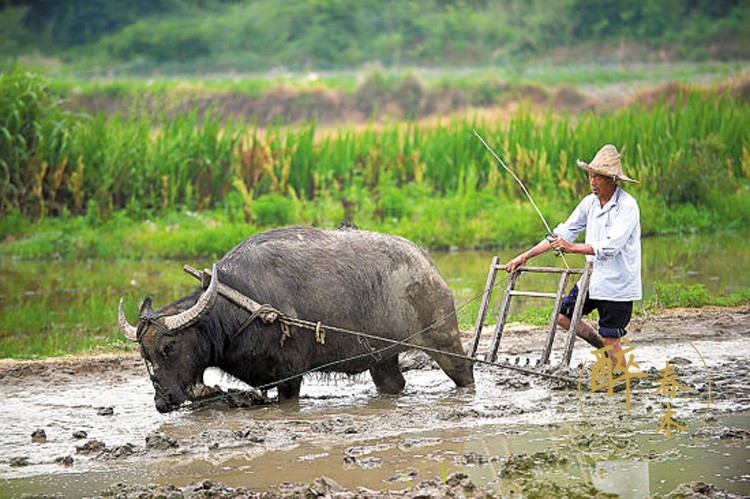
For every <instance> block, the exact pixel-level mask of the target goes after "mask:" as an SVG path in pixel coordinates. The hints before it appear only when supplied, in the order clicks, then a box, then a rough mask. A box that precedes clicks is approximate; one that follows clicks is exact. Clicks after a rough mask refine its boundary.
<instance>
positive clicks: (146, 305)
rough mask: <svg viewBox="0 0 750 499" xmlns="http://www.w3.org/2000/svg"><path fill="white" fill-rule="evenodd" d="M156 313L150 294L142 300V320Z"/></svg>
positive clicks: (140, 314)
mask: <svg viewBox="0 0 750 499" xmlns="http://www.w3.org/2000/svg"><path fill="white" fill-rule="evenodd" d="M155 313H156V311H154V304H153V298H151V297H150V296H147V297H146V298H144V299H143V301H142V302H141V306H140V312H139V316H140V318H141V320H143V319H146V318H148V317H151V316H153V315H154V314H155Z"/></svg>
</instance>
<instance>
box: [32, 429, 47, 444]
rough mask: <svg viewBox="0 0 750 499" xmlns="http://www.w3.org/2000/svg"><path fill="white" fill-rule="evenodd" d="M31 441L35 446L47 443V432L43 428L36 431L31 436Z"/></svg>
mask: <svg viewBox="0 0 750 499" xmlns="http://www.w3.org/2000/svg"><path fill="white" fill-rule="evenodd" d="M31 441H32V442H34V443H35V444H43V443H45V442H46V441H47V432H45V431H44V430H42V429H41V428H40V429H38V430H34V433H32V434H31Z"/></svg>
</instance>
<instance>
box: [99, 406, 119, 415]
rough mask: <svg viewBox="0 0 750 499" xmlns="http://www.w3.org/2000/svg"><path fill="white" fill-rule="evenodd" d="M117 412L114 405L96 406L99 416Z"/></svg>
mask: <svg viewBox="0 0 750 499" xmlns="http://www.w3.org/2000/svg"><path fill="white" fill-rule="evenodd" d="M114 414H115V408H114V407H111V406H110V407H97V408H96V415H97V416H113V415H114Z"/></svg>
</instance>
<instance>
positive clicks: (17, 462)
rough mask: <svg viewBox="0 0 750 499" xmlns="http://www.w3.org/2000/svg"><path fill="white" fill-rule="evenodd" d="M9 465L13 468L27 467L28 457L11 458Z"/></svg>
mask: <svg viewBox="0 0 750 499" xmlns="http://www.w3.org/2000/svg"><path fill="white" fill-rule="evenodd" d="M9 464H10V465H11V467H13V468H20V467H22V466H28V465H29V456H18V457H12V458H10V463H9Z"/></svg>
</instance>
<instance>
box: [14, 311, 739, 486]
mask: <svg viewBox="0 0 750 499" xmlns="http://www.w3.org/2000/svg"><path fill="white" fill-rule="evenodd" d="M540 335H543V331H539V330H536V329H528V328H518V329H514V330H513V331H509V333H508V335H507V337H506V338H504V340H503V341H504V344H503V345H502V347H501V352H502V355H503V356H505V355H508V356H517V355H520V356H522V357H525V356H528V357H533V356H535V355H537V354H538V348H536V347H537V346H538V345H539V344H540V343H541V336H540ZM749 335H750V309H747V308H745V309H740V310H733V311H721V310H719V311H699V312H693V313H689V314H688V313H685V314H684V315H679V314H677V315H672V316H664V317H650V318H645V319H640V320H639V321H638V322H637V323H636V324H634V326H633V329H632V340H633V342H634V345H636V347H637V350H636V351H635V354H636V357H637V361H638V364H639V369H640V371H642V372H644V373H647V378H646V381H643V382H641V383H639V384H637V385H634V386H633V387H632V390H631V391H630V397H631V408H630V410H629V411H625V410H624V402H625V395H626V393H625V391H620V392H616V393H614V394H613V396H612V397H611V398H610V397H608V396H607V395H606V394H605V393H601V392H596V393H594V392H591V390H590V389H589V387H588V385H587V383H588V380H590V374H589V372H588V371H587V370H586V369H590V367H589V368H584V370H582V371H577V370H574V371H572V372H571V373H570V375H571V376H578V375H579V374H580V379H581V381H582V384H581V386H580V387H579V386H575V385H564V384H560V383H550V382H545V381H543V380H540V379H535V378H529V377H526V376H520V375H517V374H514V373H512V372H511V371H507V370H503V369H499V368H492V367H479V368H478V369H477V376H476V377H477V385H476V387H475V389H474V390H466V389H463V390H458V389H456V388H455V387H454V385H453V384H452V383H451V382H450V381H449V380H448V378H447V377H446V376H445V375H444V374H443V373H442V372H441V371H439V370H436V369H432V368H431V366H430V365H429V364H427V365H423V364H421V363H420V362H418V361H420V360H423V359H421V358H420V356H419V355H417V356H411V357H409V358H404V359H403V362H404V364H405V366H412V367H415V368H412V369H410V370H408V371H407V372H406V379H407V388H406V390H405V392H404V393H403V394H402V395H400V396H391V397H383V396H379V395H378V394H377V393H376V391H375V389H374V386H373V385H372V383H371V381H370V380H369V377H368V376H366V375H363V376H359V377H355V378H336V377H333V378H330V377H329V378H326V377H315V376H313V377H311V378H309V379H306V381H305V383H304V384H303V390H302V399H301V401H300V403H299V405H298V406H293V407H288V406H287V407H279V406H276V405H271V406H257V407H251V408H236V407H228V406H227V405H226V404H224V403H220V402H217V403H215V404H211V405H207V406H203V407H200V408H197V409H193V410H188V409H185V410H181V411H178V412H175V413H171V414H168V415H161V414H158V413H157V412H156V411H155V409H154V406H153V388H152V387H151V386H150V384H149V382H148V379H147V376H146V373H145V369H144V368H143V366H142V365H141V363H140V362H139V360H138V359H137V358H134V357H124V358H104V359H96V360H88V361H80V360H76V361H55V362H47V363H30V364H27V363H20V364H19V363H6V364H4V365H1V366H0V398H1V399H2V400H3V401H4V402H3V410H2V411H1V412H0V428H1V429H2V431H1V432H0V496H3V497H18V496H20V495H22V494H24V493H34V494H62V495H64V496H67V497H83V496H89V495H94V494H97V493H101V491H102V490H104V489H106V488H107V487H109V486H111V485H113V484H115V483H118V482H123V483H127V484H131V485H132V484H145V483H161V484H174V485H177V486H182V485H186V484H189V483H191V482H195V481H198V480H202V479H212V480H215V481H219V482H223V483H225V484H227V485H230V486H233V487H245V488H248V489H251V490H268V489H270V490H275V488H276V487H278V486H279V484H282V483H284V482H292V483H310V482H311V481H312V480H313V479H315V478H316V477H320V476H327V477H330V478H332V479H333V480H335V481H336V482H338V483H339V484H340V485H342V486H344V487H347V488H355V487H359V486H364V487H368V488H371V489H377V490H383V489H403V488H405V487H407V486H409V485H410V484H412V483H417V482H419V481H422V480H427V479H431V478H437V479H438V480H441V479H442V477H444V476H447V475H448V474H450V473H452V472H455V471H462V472H464V473H466V474H467V475H468V476H469V477H470V478H471V480H472V481H473V482H474V483H475V484H477V485H479V486H483V487H487V488H488V489H490V490H491V491H493V492H494V493H496V494H502V495H506V494H513V493H518V492H519V491H525V492H523V493H528V491H529V490H537V491H538V490H545V489H544V487H549V485H550V484H553V485H554V486H555V487H557V490H567V491H569V492H571V494H574V495H576V494H577V495H580V494H583V495H586V494H585V491H591V490H594V491H596V490H600V491H607V492H614V493H617V494H620V495H621V496H622V497H646V496H648V495H650V494H665V493H668V492H670V491H672V490H674V489H675V487H677V485H679V484H680V483H683V482H689V481H694V480H699V481H703V482H707V483H711V484H713V485H715V486H717V487H720V488H722V489H725V490H727V491H730V492H732V493H735V494H750V474H748V469H750V467H749V466H748V464H750V440H749V439H748V437H749V436H750V432H749V431H748V429H749V428H750V382H748V381H747V380H748V379H750V366H748V364H747V361H746V359H747V354H748V353H750V336H749ZM560 346H561V345H560V341H558V342H557V343H556V345H555V349H554V352H559V351H560ZM587 359H588V360H590V352H589V350H588V348H585V347H583V346H582V345H580V344H579V345H577V347H576V350H575V352H574V362H573V365H579V364H581V363H584V362H585V361H586V360H587ZM667 359H669V360H670V361H671V362H673V363H674V364H675V365H677V366H678V369H679V374H680V382H681V383H682V384H683V385H685V386H686V387H687V388H689V389H690V392H685V393H680V394H678V395H677V396H676V397H675V398H674V399H671V405H672V407H673V408H674V409H675V410H676V412H677V413H678V414H679V416H678V419H679V422H680V423H682V424H683V425H685V426H686V429H685V430H684V431H676V432H675V433H673V434H672V436H671V438H670V439H667V438H666V436H665V434H664V433H663V432H659V431H658V427H659V424H660V417H661V416H662V415H663V413H664V404H663V402H664V397H663V396H662V397H660V396H659V395H658V394H654V393H653V392H654V388H655V387H656V386H658V378H659V371H658V370H659V369H661V368H662V367H663V366H664V363H665V361H666V360H667ZM708 379H711V385H710V386H709V384H708ZM207 381H209V382H210V381H214V382H223V380H222V379H221V377H220V376H217V375H216V373H215V372H210V373H208V375H207ZM709 394H710V395H709ZM668 400H670V399H668ZM108 408H111V410H107V409H108ZM38 429H43V430H44V431H45V433H46V441H44V442H33V439H32V436H31V435H32V433H34V432H35V430H38ZM80 431H84V432H86V436H85V437H83V438H76V437H75V436H74V433H76V432H80ZM96 441H99V442H101V446H100V448H96V444H95V443H94V442H96ZM87 449H88V450H90V452H87ZM91 449H93V450H91ZM66 456H69V457H70V458H72V460H73V461H72V464H67V465H66V464H65V463H64V462H56V460H57V459H58V458H64V457H66ZM524 456H526V457H524ZM23 458H25V462H23V463H22V460H23ZM19 464H24V465H19ZM592 487H593V488H592Z"/></svg>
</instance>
